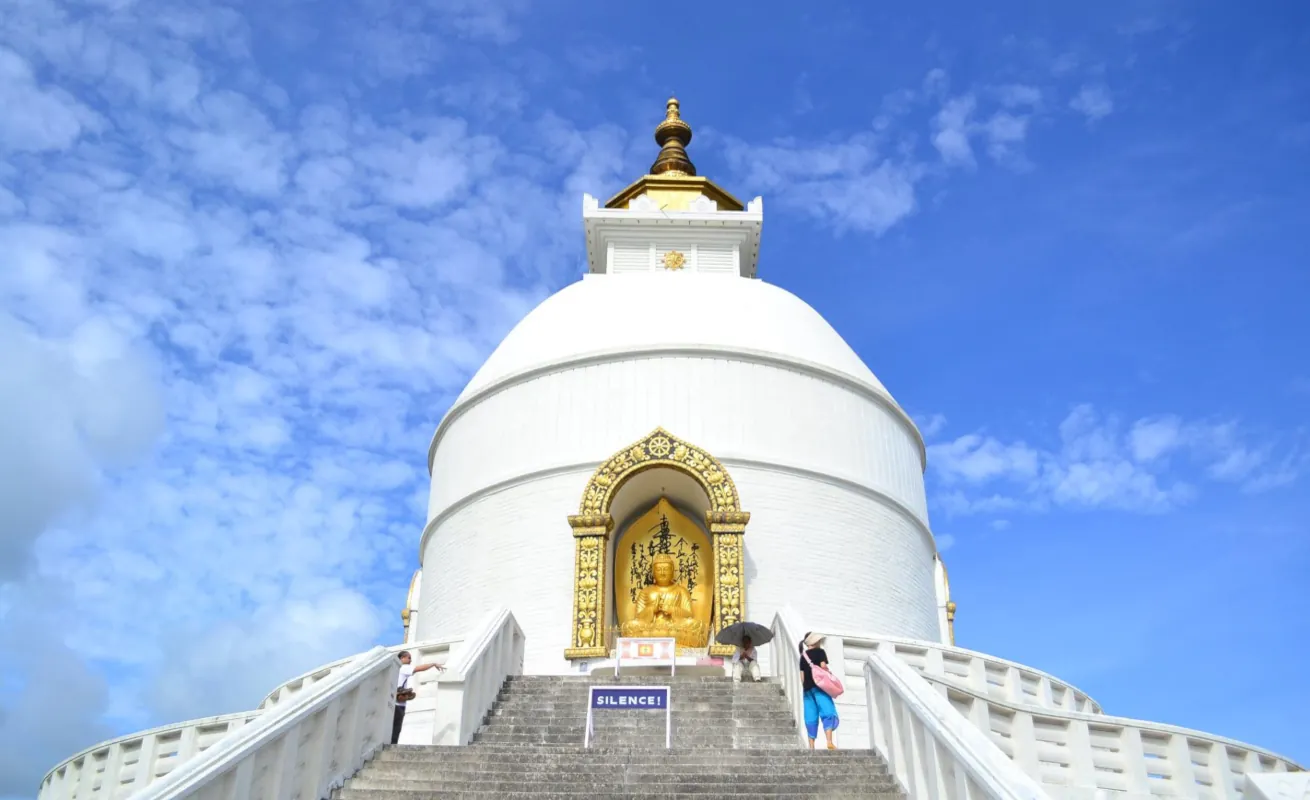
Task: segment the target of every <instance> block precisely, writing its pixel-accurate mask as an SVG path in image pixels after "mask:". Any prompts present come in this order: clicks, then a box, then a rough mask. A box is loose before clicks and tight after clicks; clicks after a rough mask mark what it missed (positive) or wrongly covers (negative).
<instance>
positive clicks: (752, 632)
mask: <svg viewBox="0 0 1310 800" xmlns="http://www.w3.org/2000/svg"><path fill="white" fill-rule="evenodd" d="M714 638H715V639H716V640H717V641H718V642H719V644H730V645H732V646H734V647H736V648H737V650H736V652H734V653H733V654H732V680H733V681H734V682H736V683H741V679H742V678H743V677H748V678H750V679H751V680H752V681H758V680H760V659H759V655H758V654H757V653H756V652H755V645H757V644H765V643H766V642H768V641H769V640H770V639H772V638H773V631H771V630H769V629H768V628H766V627H764V626H763V625H760V624H759V623H757V622H738V623H736V624H734V625H729V626H728V627H726V628H724V629H723V630H721V631H719V635H718V636H716V637H714Z"/></svg>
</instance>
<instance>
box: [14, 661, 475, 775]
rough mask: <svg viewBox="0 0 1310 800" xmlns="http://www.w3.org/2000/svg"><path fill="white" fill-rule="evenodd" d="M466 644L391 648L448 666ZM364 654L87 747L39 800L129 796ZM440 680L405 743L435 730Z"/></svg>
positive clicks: (410, 722) (427, 690) (412, 717)
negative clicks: (230, 709) (255, 701)
mask: <svg viewBox="0 0 1310 800" xmlns="http://www.w3.org/2000/svg"><path fill="white" fill-rule="evenodd" d="M462 644H463V639H462V638H454V639H444V640H441V641H432V642H415V643H413V644H408V645H394V646H392V647H388V648H387V650H388V651H389V652H391V653H393V654H394V653H399V652H400V651H401V650H407V651H409V653H410V654H411V656H412V657H413V663H414V664H415V665H419V664H433V663H435V664H446V663H447V662H448V661H449V660H450V659H451V658H452V656H453V653H454V652H455V651H458V650H459V648H460V647H461V645H462ZM362 655H363V654H362V653H357V654H355V655H353V656H350V657H349V658H343V659H339V660H337V661H333V662H331V663H329V664H324V665H323V666H321V667H318V668H317V669H314V670H312V671H310V672H306V673H304V674H303V675H297V676H296V677H294V678H292V679H291V680H288V681H286V682H284V683H282V684H281V685H279V686H278V687H277V688H276V689H274V690H273V691H272V692H270V693H269V694H268V696H267V697H265V698H264V700H263V701H262V702H261V703H260V704H259V707H258V708H256V709H255V710H253V711H243V712H241V713H237V714H225V715H223V716H218V717H204V718H202V719H193V720H187V721H186V722H178V723H174V724H172V725H164V726H161V727H158V728H151V729H150V730H147V731H141V732H139V733H133V734H129V735H126V736H120V737H118V738H116V739H110V740H109V741H105V742H100V743H99V744H97V745H94V746H92V747H88V748H86V749H85V750H82V751H81V752H79V753H77V754H75V755H73V756H71V757H69V758H67V759H65V760H64V761H63V762H62V763H60V764H59V765H57V766H56V767H54V769H51V770H50V771H49V772H48V773H46V776H45V778H44V779H43V780H42V781H41V788H40V790H39V793H38V800H68V799H69V798H77V800H86V799H87V798H107V799H108V800H121V799H122V798H126V797H130V796H132V795H134V794H136V793H138V792H140V791H141V790H142V789H144V788H145V787H147V786H149V785H150V784H152V783H154V782H155V781H157V780H159V779H161V778H163V777H165V776H166V775H168V774H169V773H170V772H172V771H173V770H174V769H176V768H177V767H178V766H180V765H181V764H184V763H186V762H187V761H190V760H191V759H192V758H194V757H196V756H198V755H200V754H201V753H204V752H205V751H206V750H207V749H209V748H210V747H211V746H213V745H214V744H215V743H217V742H218V741H220V740H221V739H224V738H225V737H227V736H228V735H229V734H231V733H234V732H235V731H236V730H237V729H239V728H240V727H241V726H243V725H245V724H247V723H249V722H251V721H252V720H255V719H256V718H258V717H259V716H260V715H261V714H263V713H265V712H266V711H268V710H269V709H272V708H275V707H277V706H279V705H281V704H284V703H287V702H290V701H291V700H292V699H293V698H294V697H296V696H298V695H300V694H301V693H303V692H306V691H309V690H311V689H312V688H313V687H314V686H315V685H317V684H319V683H321V682H322V681H324V680H327V679H328V678H330V677H331V676H333V675H334V674H337V673H338V672H339V671H340V670H341V669H342V668H344V667H346V666H347V665H349V664H350V663H352V662H353V661H355V660H356V659H358V658H359V657H360V656H362ZM436 678H437V672H436V671H435V670H431V671H426V672H422V673H419V674H418V675H417V676H415V689H416V690H417V692H418V697H417V698H415V699H414V700H412V701H410V703H409V714H408V715H407V724H406V727H405V729H404V731H403V732H402V734H401V743H402V744H418V743H422V737H423V735H424V732H425V729H426V730H427V731H428V732H430V731H431V729H432V723H431V720H430V719H428V718H430V717H432V716H433V715H434V714H435V708H436V702H437V687H436Z"/></svg>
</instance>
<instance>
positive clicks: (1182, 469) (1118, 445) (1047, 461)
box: [928, 405, 1304, 515]
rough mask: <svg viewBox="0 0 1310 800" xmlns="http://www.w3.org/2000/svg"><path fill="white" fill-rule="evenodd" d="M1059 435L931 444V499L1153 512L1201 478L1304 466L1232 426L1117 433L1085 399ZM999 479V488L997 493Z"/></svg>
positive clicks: (1239, 479) (974, 509) (1260, 482)
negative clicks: (1040, 442)
mask: <svg viewBox="0 0 1310 800" xmlns="http://www.w3.org/2000/svg"><path fill="white" fill-rule="evenodd" d="M1058 439H1059V445H1058V446H1057V447H1053V448H1042V447H1035V446H1032V445H1029V444H1027V443H1025V442H1022V441H1019V442H1010V443H1006V442H1003V441H1002V440H1000V439H998V438H995V437H993V436H988V435H984V434H982V433H972V434H966V435H964V436H960V437H957V438H956V439H954V440H952V441H949V442H942V443H937V444H934V445H931V446H930V447H929V448H928V463H929V467H930V468H931V470H932V474H933V475H935V476H936V478H937V481H938V483H939V484H940V486H941V487H942V489H943V491H940V492H935V493H933V499H934V502H935V504H936V505H938V506H940V507H941V508H942V509H943V510H945V511H946V512H947V514H950V515H955V514H987V513H997V512H1004V511H1012V510H1024V511H1045V510H1049V509H1052V508H1056V507H1065V508H1082V509H1091V508H1100V509H1118V510H1123V511H1138V512H1160V511H1168V510H1170V509H1173V508H1176V507H1178V506H1180V505H1183V504H1186V503H1188V502H1190V501H1192V500H1193V499H1194V498H1195V497H1196V496H1197V494H1198V493H1199V492H1200V491H1201V489H1200V487H1199V484H1202V483H1204V482H1206V481H1209V482H1220V483H1232V484H1236V485H1238V486H1239V488H1241V490H1242V491H1245V492H1260V491H1268V490H1270V489H1274V488H1277V487H1279V486H1285V485H1287V484H1289V483H1291V482H1293V481H1295V480H1296V479H1297V477H1299V475H1300V473H1301V471H1302V466H1303V464H1304V458H1303V457H1302V456H1301V455H1300V451H1299V450H1297V449H1293V450H1292V451H1291V452H1289V453H1287V454H1286V455H1285V456H1284V457H1283V458H1282V459H1281V460H1278V461H1275V460H1274V459H1273V458H1272V455H1271V454H1272V453H1273V452H1275V448H1274V446H1273V445H1272V444H1264V445H1256V444H1253V443H1251V442H1250V441H1249V440H1248V439H1247V438H1246V437H1244V436H1243V434H1242V433H1241V432H1240V430H1239V428H1238V426H1237V425H1236V423H1232V422H1225V423H1212V422H1186V421H1184V420H1182V419H1181V418H1179V417H1177V416H1176V415H1166V416H1157V417H1148V418H1143V419H1140V420H1137V421H1136V422H1134V423H1133V424H1132V425H1130V426H1128V427H1127V431H1126V432H1125V430H1124V426H1122V425H1121V424H1120V422H1119V420H1118V419H1116V418H1115V417H1113V416H1110V417H1106V416H1103V415H1100V414H1098V413H1097V412H1096V411H1095V409H1093V408H1092V407H1091V406H1089V405H1080V406H1077V407H1076V408H1074V409H1073V410H1072V411H1071V412H1070V413H1069V415H1068V416H1067V417H1065V419H1064V420H1063V421H1062V422H1061V423H1060V425H1059V429H1058ZM1174 456H1176V457H1177V458H1173V457H1174ZM1176 462H1177V463H1176ZM1001 483H1004V484H1008V488H1006V489H1000V490H998V489H997V488H996V485H997V484H1001Z"/></svg>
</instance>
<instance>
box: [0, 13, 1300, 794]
mask: <svg viewBox="0 0 1310 800" xmlns="http://www.w3.org/2000/svg"><path fill="white" fill-rule="evenodd" d="M868 5H869V4H864V3H855V2H851V3H836V2H834V3H825V4H783V3H767V2H766V3H758V4H755V5H754V6H753V10H752V11H751V13H749V14H745V13H742V12H741V7H740V6H738V5H737V4H730V3H717V4H715V3H703V4H687V5H685V6H678V5H676V4H675V5H670V4H667V3H662V4H644V5H630V4H617V3H604V2H598V1H597V2H576V3H555V4H549V9H548V8H547V4H544V3H538V4H531V3H527V2H514V1H513V0H482V1H481V2H472V0H469V1H467V2H465V1H464V0H461V1H460V2H436V1H433V2H418V3H412V2H407V3H401V2H369V3H364V2H350V3H316V4H310V3H305V2H295V1H294V0H276V1H275V2H263V3H223V2H217V0H206V1H205V2H188V3H181V2H173V0H150V1H147V0H80V1H79V2H71V1H70V2H62V1H61V0H10V2H7V3H5V4H4V5H3V7H0V107H3V108H4V109H5V113H4V114H3V116H0V360H3V363H4V369H2V370H0V477H2V478H3V480H0V508H3V511H0V642H3V646H0V796H3V795H6V794H8V795H12V796H15V797H21V796H30V795H31V794H32V791H33V790H34V788H35V785H36V781H37V780H39V778H40V776H41V774H42V773H43V772H44V770H45V769H46V768H48V767H49V766H52V765H53V764H54V763H56V762H57V761H58V760H59V759H61V758H62V757H63V756H65V755H68V754H71V753H72V752H73V751H75V750H76V749H78V748H80V747H82V746H85V745H87V744H90V743H93V742H95V741H98V740H100V739H102V738H105V737H107V736H109V735H113V734H117V733H124V732H130V731H132V730H137V729H140V728H144V727H147V726H149V725H153V724H158V723H163V722H170V721H174V720H179V719H183V718H188V717H195V716H201V715H205V714H213V713H221V712H227V711H237V710H243V709H246V708H250V707H253V706H254V705H255V704H257V703H258V702H259V700H260V699H261V698H262V696H263V694H264V693H265V692H266V691H267V690H268V689H269V688H271V687H272V686H273V685H275V684H276V683H277V681H279V680H281V679H283V678H285V677H288V676H289V675H293V674H296V673H299V672H301V671H303V670H305V669H308V668H311V667H313V666H315V665H317V664H320V663H323V662H325V661H328V660H330V659H333V658H336V657H339V656H341V655H345V654H348V653H351V652H356V651H360V650H363V649H366V648H367V647H368V646H370V645H371V644H374V643H378V642H392V641H394V640H395V639H396V638H397V637H398V636H399V633H400V625H399V619H398V613H397V612H398V609H399V608H400V605H401V603H402V601H403V597H404V592H405V589H406V587H407V585H408V580H409V575H410V573H411V571H412V570H413V568H414V567H415V566H416V558H417V553H416V544H417V539H418V534H419V531H420V528H421V526H422V522H423V516H424V499H425V494H426V490H425V483H426V471H425V469H424V461H423V458H424V453H425V450H426V446H427V442H428V439H429V437H430V435H431V432H432V430H433V429H434V427H435V425H436V423H437V421H438V420H439V419H440V417H441V415H442V413H443V412H444V410H445V408H446V407H447V406H448V405H449V403H450V402H451V400H452V399H453V398H454V396H455V395H456V394H457V393H458V392H459V390H460V388H461V387H462V385H463V383H464V381H466V380H467V378H468V377H469V376H470V375H471V374H472V372H473V371H474V370H475V369H476V368H477V366H478V365H479V364H480V363H481V361H482V360H483V359H484V358H485V357H486V355H487V354H488V353H489V352H490V351H491V349H492V348H493V347H494V346H495V344H496V343H497V342H498V341H499V339H500V338H501V337H502V336H503V335H504V334H505V332H506V331H508V329H509V327H510V326H512V324H513V323H514V322H515V321H516V320H517V319H518V318H519V317H521V316H522V314H523V313H525V312H526V311H527V310H528V309H529V308H531V307H532V306H533V305H534V304H535V303H536V302H538V301H539V300H540V299H542V298H543V297H545V296H546V295H547V294H549V293H550V292H552V291H554V290H556V289H558V288H559V287H561V286H563V285H565V284H566V283H568V282H569V281H571V280H574V279H575V278H576V276H577V275H578V274H579V273H580V270H581V268H582V235H581V229H580V224H579V216H580V205H581V203H580V196H581V194H582V193H583V192H590V193H592V194H595V195H598V196H608V194H609V193H612V192H614V191H616V190H617V189H619V188H621V187H622V186H624V185H626V184H627V183H628V182H629V181H630V180H632V179H633V178H635V177H636V176H637V175H639V174H641V173H642V172H643V171H644V170H645V169H646V167H647V166H648V165H649V163H650V162H651V160H652V159H653V157H654V152H655V147H654V144H653V142H652V141H651V131H652V129H653V126H654V124H655V123H656V122H657V121H658V120H659V118H660V115H661V112H662V108H663V102H664V100H665V98H666V97H667V96H668V95H669V93H671V92H676V93H677V95H678V97H679V98H680V99H681V100H682V103H683V111H684V115H685V116H686V118H687V119H688V120H689V121H690V122H691V123H692V125H693V126H694V128H695V131H696V135H695V140H694V141H693V143H692V145H691V153H692V155H693V157H694V159H695V161H696V163H697V165H698V168H699V170H700V172H701V173H702V174H705V175H709V176H711V177H713V178H715V179H716V180H718V181H719V182H720V183H721V184H723V185H724V186H725V187H727V188H728V189H729V190H730V191H733V192H734V193H735V194H737V195H738V196H739V197H744V198H749V197H753V196H755V195H756V194H761V195H763V196H764V197H765V202H766V209H767V224H766V226H765V232H764V245H763V246H764V250H763V254H762V257H761V261H760V274H761V276H762V277H763V278H764V279H766V280H769V281H771V282H773V283H776V284H778V285H781V286H783V287H785V288H787V289H789V290H791V291H793V292H795V293H797V294H799V295H800V296H802V297H803V298H805V299H806V300H807V301H808V302H810V303H811V304H812V305H814V306H815V307H816V308H817V309H818V310H819V311H820V312H821V313H823V314H824V315H825V316H826V317H827V318H828V319H829V321H831V322H832V324H833V325H834V326H835V327H836V328H837V329H838V330H839V331H840V332H841V333H842V334H843V335H844V336H845V337H846V338H847V340H848V341H849V342H850V343H851V344H852V346H853V347H855V349H856V350H857V351H858V352H859V353H860V354H861V356H862V357H863V358H864V359H865V361H866V362H867V363H868V364H869V365H870V367H871V368H872V369H873V370H874V372H875V373H877V374H878V376H879V377H880V378H881V379H882V380H883V381H884V382H885V383H886V384H887V386H888V387H889V388H890V389H891V391H892V393H893V394H894V395H895V396H896V397H897V399H898V400H899V401H900V402H901V404H902V405H903V406H905V407H906V408H907V410H909V411H910V412H911V413H912V414H913V415H914V416H915V417H916V418H917V419H918V420H919V421H920V426H921V428H922V429H923V431H924V433H925V436H926V438H927V439H928V441H929V444H930V455H929V459H930V466H929V471H928V474H927V481H928V485H929V492H930V497H931V504H932V522H933V528H934V530H935V531H936V533H937V535H938V537H939V541H940V542H941V543H942V547H943V550H944V552H945V556H946V559H947V563H948V565H949V567H950V570H951V579H952V586H953V590H954V594H955V598H956V600H957V601H958V602H959V605H960V613H959V619H958V624H957V633H958V641H959V643H960V644H961V645H963V646H966V647H972V648H976V649H979V650H983V651H986V652H990V653H994V654H997V655H1001V656H1004V657H1008V658H1013V659H1015V660H1018V661H1021V662H1024V663H1028V664H1031V665H1033V666H1036V667H1039V668H1042V669H1045V670H1047V671H1050V672H1053V673H1055V674H1057V675H1059V676H1061V677H1062V678H1065V679H1067V680H1069V681H1071V682H1073V683H1075V684H1076V685H1078V686H1079V687H1081V688H1083V689H1084V690H1086V691H1088V692H1089V693H1091V694H1092V695H1093V696H1094V697H1096V698H1097V699H1098V700H1100V701H1101V702H1102V704H1103V705H1104V706H1105V708H1106V710H1107V711H1108V712H1110V713H1114V714H1119V715H1123V716H1128V717H1136V718H1142V719H1148V720H1155V721H1160V722H1167V723H1172V724H1177V725H1183V726H1188V727H1194V728H1199V729H1201V730H1204V731H1209V732H1213V733H1217V734H1220V735H1224V736H1229V737H1232V738H1236V739H1240V740H1245V741H1249V742H1251V743H1254V744H1258V745H1261V746H1264V747H1268V748H1270V749H1273V750H1275V751H1278V752H1281V753H1283V754H1285V755H1287V756H1290V757H1293V758H1295V759H1298V760H1300V761H1301V762H1302V763H1305V762H1306V761H1310V739H1307V738H1306V733H1305V731H1304V730H1303V726H1301V725H1299V724H1298V723H1299V719H1297V716H1296V715H1295V714H1294V713H1292V709H1296V708H1304V707H1306V706H1307V705H1310V694H1308V693H1307V689H1306V683H1305V681H1304V680H1302V679H1301V677H1300V675H1299V670H1298V669H1297V667H1298V665H1299V664H1300V663H1302V662H1303V660H1304V658H1305V657H1306V649H1305V642H1306V641H1307V634H1310V623H1307V622H1306V619H1305V614H1304V613H1303V609H1305V608H1306V607H1307V606H1308V605H1310V597H1307V594H1308V593H1310V589H1307V581H1306V579H1305V576H1306V574H1307V569H1308V568H1310V543H1308V542H1310V539H1307V537H1306V535H1305V534H1306V529H1307V521H1310V501H1307V500H1306V497H1307V494H1306V486H1307V480H1308V477H1307V475H1306V472H1307V467H1308V466H1310V463H1308V462H1307V459H1310V449H1308V447H1310V429H1308V427H1307V422H1306V414H1305V410H1306V408H1307V407H1308V406H1310V360H1307V359H1306V357H1305V356H1304V354H1303V352H1304V350H1305V347H1306V345H1307V343H1308V342H1310V323H1307V322H1306V321H1305V314H1304V311H1303V309H1304V307H1305V305H1306V301H1307V299H1310V272H1307V270H1306V269H1305V268H1304V266H1305V264H1306V261H1307V245H1308V244H1310V234H1307V232H1306V228H1305V226H1304V222H1303V220H1304V216H1305V211H1304V209H1305V208H1306V205H1307V201H1308V200H1310V197H1307V194H1308V191H1307V181H1306V175H1307V174H1308V170H1307V163H1308V160H1310V159H1308V157H1310V112H1307V111H1306V109H1310V79H1308V78H1307V77H1306V76H1307V75H1310V70H1308V69H1307V66H1308V65H1307V57H1306V56H1305V55H1304V54H1305V53H1306V52H1310V12H1307V10H1306V9H1304V8H1299V7H1297V6H1296V5H1295V4H1292V3H1249V4H1244V6H1243V7H1242V8H1240V9H1239V8H1238V7H1237V6H1236V5H1234V4H1220V3H1212V2H1211V3H1204V2H1203V3H1182V2H1108V3H1101V4H1094V5H1088V4H1084V5H1081V6H1077V7H1074V6H1072V5H1071V4H1064V3H1060V4H1051V3H1006V2H1000V3H989V4H984V5H983V6H981V7H980V6H979V5H978V4H973V3H943V4H940V5H938V6H936V7H933V8H930V9H925V8H923V7H922V4H909V3H901V4H878V7H877V8H870V7H868ZM1294 720H1295V721H1294Z"/></svg>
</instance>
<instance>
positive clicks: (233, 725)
mask: <svg viewBox="0 0 1310 800" xmlns="http://www.w3.org/2000/svg"><path fill="white" fill-rule="evenodd" d="M259 714H260V712H258V711H244V712H242V713H240V714H225V715H223V716H220V717H205V718H203V719H193V720H188V721H186V722H179V723H176V724H174V725H164V726H162V727H159V728H151V729H150V730H148V731H141V732H140V733H133V734H130V735H128V736H120V737H118V738H117V739H110V740H109V741H107V742H101V743H100V744H98V745H96V746H94V747H88V748H87V749H85V750H83V751H82V752H80V753H77V754H76V755H74V756H72V757H70V758H68V759H66V760H65V761H64V762H63V763H62V764H60V765H59V766H57V767H55V768H54V769H52V770H50V772H48V773H47V774H46V776H45V779H44V780H42V781H41V789H40V791H39V793H38V797H39V798H40V800H69V799H70V798H78V800H82V798H87V797H103V798H111V799H112V800H118V799H119V798H124V797H130V796H131V795H133V794H136V793H138V792H140V791H141V790H142V789H144V788H145V787H146V786H149V785H150V784H152V783H154V782H155V781H157V780H159V779H160V778H162V777H164V776H165V775H167V774H168V773H170V772H172V771H173V770H174V769H175V768H176V767H177V766H178V765H179V764H183V763H185V762H187V761H190V760H191V759H192V758H194V757H195V756H197V755H199V754H201V753H203V752H205V751H206V750H208V749H209V748H210V747H212V746H213V745H214V744H215V743H217V742H218V741H219V740H221V739H223V738H225V737H227V736H228V735H229V734H231V733H233V732H234V731H236V730H238V729H239V728H241V727H242V726H243V725H245V724H247V723H249V722H250V721H251V720H254V719H256V718H258V717H259Z"/></svg>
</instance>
